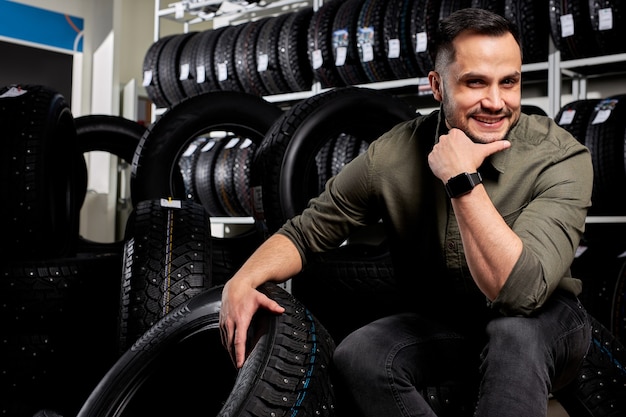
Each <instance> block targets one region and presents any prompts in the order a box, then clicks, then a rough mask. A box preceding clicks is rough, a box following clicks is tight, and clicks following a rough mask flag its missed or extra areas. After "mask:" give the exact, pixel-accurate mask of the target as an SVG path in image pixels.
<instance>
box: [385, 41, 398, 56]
mask: <svg viewBox="0 0 626 417" xmlns="http://www.w3.org/2000/svg"><path fill="white" fill-rule="evenodd" d="M388 45H389V52H387V58H400V39H389V43H388Z"/></svg>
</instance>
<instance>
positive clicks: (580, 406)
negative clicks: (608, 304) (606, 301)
mask: <svg viewBox="0 0 626 417" xmlns="http://www.w3.org/2000/svg"><path fill="white" fill-rule="evenodd" d="M590 320H591V345H590V346H589V350H588V352H587V355H586V356H585V359H584V360H583V364H582V367H581V370H580V372H579V374H578V377H577V378H576V380H575V381H574V382H572V383H571V384H570V385H569V386H568V387H566V388H565V389H564V390H562V392H561V391H560V392H556V393H554V396H555V397H556V398H557V399H558V400H559V402H560V403H561V405H563V408H565V410H566V411H567V412H568V414H569V415H570V416H572V417H600V416H602V417H619V416H623V415H624V410H626V349H625V348H624V345H623V344H622V343H620V341H619V340H617V338H616V337H615V336H614V335H613V334H612V333H611V332H610V331H609V330H608V329H607V328H606V327H605V326H604V325H602V323H600V322H599V321H598V320H596V319H595V318H594V317H593V316H590Z"/></svg>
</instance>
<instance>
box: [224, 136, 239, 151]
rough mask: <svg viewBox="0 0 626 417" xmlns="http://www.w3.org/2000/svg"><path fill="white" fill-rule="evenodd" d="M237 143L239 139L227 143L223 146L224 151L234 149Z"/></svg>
mask: <svg viewBox="0 0 626 417" xmlns="http://www.w3.org/2000/svg"><path fill="white" fill-rule="evenodd" d="M238 143H239V138H232V139H231V140H229V141H228V143H227V144H226V145H225V146H224V149H230V148H234V147H235V145H236V144H238Z"/></svg>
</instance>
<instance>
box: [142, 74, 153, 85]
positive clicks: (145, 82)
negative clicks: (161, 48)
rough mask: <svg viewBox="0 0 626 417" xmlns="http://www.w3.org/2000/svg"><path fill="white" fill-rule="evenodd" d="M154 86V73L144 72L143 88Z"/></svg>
mask: <svg viewBox="0 0 626 417" xmlns="http://www.w3.org/2000/svg"><path fill="white" fill-rule="evenodd" d="M150 84H152V71H151V70H147V71H144V72H143V83H142V86H144V87H147V86H149V85H150Z"/></svg>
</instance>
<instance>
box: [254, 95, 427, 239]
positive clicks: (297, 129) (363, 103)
mask: <svg viewBox="0 0 626 417" xmlns="http://www.w3.org/2000/svg"><path fill="white" fill-rule="evenodd" d="M414 116H415V111H414V110H413V109H411V107H410V106H409V105H407V104H406V103H404V102H403V101H401V100H398V99H396V98H394V97H393V96H390V95H387V94H385V93H382V92H379V91H376V90H370V89H366V88H358V87H343V88H338V89H335V90H330V91H327V92H324V93H321V94H318V95H315V96H313V97H310V98H308V99H305V100H303V101H301V102H299V103H297V104H296V105H294V106H293V107H291V109H289V110H288V111H287V112H286V113H285V114H284V115H283V116H282V117H281V118H279V119H278V120H277V121H276V123H274V125H273V126H272V128H271V130H270V131H269V132H268V133H267V135H266V137H265V138H264V139H263V141H262V142H261V145H260V146H259V147H258V148H257V151H256V155H255V158H254V162H253V164H252V173H251V176H252V184H253V188H255V193H256V196H257V197H256V199H255V205H256V206H255V214H254V217H255V218H256V219H257V220H259V221H261V222H262V223H265V226H266V227H267V229H268V231H269V232H270V233H271V232H274V231H276V230H277V229H278V228H279V227H280V226H282V224H283V223H284V222H285V221H286V220H287V219H289V218H291V217H293V216H294V215H296V214H298V213H299V212H301V211H302V210H303V209H304V208H305V207H306V204H307V202H308V201H309V199H310V198H311V197H314V196H316V195H318V194H319V191H320V190H319V181H318V180H319V178H318V177H319V175H318V172H317V163H316V160H315V157H316V155H317V153H318V152H319V150H320V149H322V148H323V146H324V144H325V143H326V142H328V141H329V140H333V139H335V138H338V137H339V136H340V134H341V133H347V134H348V136H347V137H350V136H355V137H357V138H358V139H359V140H362V141H366V142H368V143H369V142H371V141H373V140H374V139H376V138H377V137H378V136H379V135H380V134H382V133H383V132H385V131H387V130H388V129H390V128H391V127H392V126H393V125H395V124H396V123H399V122H400V121H405V120H409V119H410V118H412V117H414ZM259 199H260V201H261V202H262V207H258V204H259ZM265 226H264V227H265Z"/></svg>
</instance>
